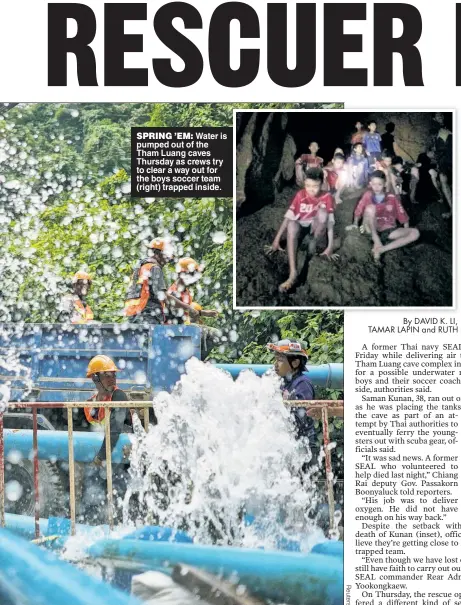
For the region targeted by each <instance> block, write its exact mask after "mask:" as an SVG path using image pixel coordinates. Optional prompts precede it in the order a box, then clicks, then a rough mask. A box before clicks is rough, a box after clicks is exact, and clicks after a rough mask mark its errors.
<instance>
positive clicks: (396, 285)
mask: <svg viewBox="0 0 461 605" xmlns="http://www.w3.org/2000/svg"><path fill="white" fill-rule="evenodd" d="M296 191H297V189H296V187H285V188H284V189H283V190H282V191H281V192H279V193H277V194H276V197H275V200H274V202H273V203H272V204H269V205H266V206H264V207H263V208H261V209H260V210H258V211H257V212H255V213H253V214H249V215H247V216H244V217H242V218H239V219H238V221H237V233H236V240H237V241H236V254H237V256H236V302H237V306H239V307H269V306H270V307H282V306H303V307H311V306H322V307H328V306H341V307H342V306H345V307H348V306H351V307H352V306H354V307H357V306H363V307H367V306H388V307H402V306H408V307H418V306H433V307H440V306H451V305H452V304H453V301H452V296H453V293H452V271H453V269H452V220H451V219H444V218H443V217H442V214H443V212H446V211H447V210H448V208H447V207H446V206H444V205H442V204H440V203H438V202H437V201H431V200H430V199H428V198H429V196H426V199H424V192H423V195H421V193H419V195H418V199H419V203H418V204H414V205H411V207H408V206H407V208H406V209H407V211H408V213H409V214H410V225H412V226H416V227H418V229H419V230H420V233H421V235H420V239H419V240H418V241H417V242H415V243H414V244H411V245H410V246H407V247H405V248H400V249H398V250H392V251H389V252H386V253H385V254H384V255H383V256H382V259H381V263H380V264H379V265H378V264H376V263H375V262H374V261H373V259H372V256H371V247H372V246H371V241H370V239H369V238H368V237H367V236H365V235H361V234H360V232H359V231H358V230H353V231H346V230H345V227H346V226H347V225H349V224H350V223H351V222H352V217H353V211H354V208H355V206H356V203H357V201H358V199H359V198H360V195H361V193H362V192H361V191H354V190H349V191H346V193H345V195H344V196H343V203H342V204H340V205H339V206H338V207H337V210H336V213H335V221H336V224H335V238H338V244H339V249H338V250H337V252H338V254H339V260H337V261H330V260H328V259H326V258H322V257H320V256H318V255H317V256H314V257H313V258H311V259H309V258H308V256H307V245H306V243H307V242H306V241H304V242H302V243H301V244H300V246H299V250H298V267H301V266H303V267H304V270H303V275H302V277H301V278H300V282H299V284H298V285H297V287H296V288H295V289H293V290H292V291H290V292H289V293H284V294H281V293H279V291H278V286H279V284H281V283H282V282H283V281H285V279H287V277H288V262H287V257H286V254H284V253H278V254H277V255H276V258H272V259H269V258H267V257H266V255H265V254H264V246H265V245H268V244H269V245H270V244H271V243H272V240H273V239H274V237H275V234H276V232H277V230H278V228H279V226H280V223H281V222H282V220H283V216H284V214H285V212H286V209H287V208H288V206H289V204H290V202H291V199H292V198H293V196H294V194H295V193H296ZM245 204H251V200H247V201H246V202H245ZM324 247H325V245H324V246H323V248H324ZM320 251H321V250H319V252H320Z"/></svg>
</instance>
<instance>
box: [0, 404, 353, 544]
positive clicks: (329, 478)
mask: <svg viewBox="0 0 461 605" xmlns="http://www.w3.org/2000/svg"><path fill="white" fill-rule="evenodd" d="M96 404H97V405H96ZM284 404H285V405H286V406H287V407H303V408H306V409H307V410H308V413H309V416H312V417H314V418H317V419H320V420H321V421H322V428H323V449H324V454H325V474H326V485H327V496H328V508H329V521H330V529H333V527H334V512H335V499H334V491H333V473H332V466H331V448H330V432H329V427H328V418H329V417H330V416H339V417H343V416H344V402H343V401H342V400H337V401H333V400H313V401H300V400H294V401H284ZM89 405H92V407H95V408H104V409H105V418H104V433H105V438H106V478H107V518H108V524H109V527H110V529H112V528H113V526H114V508H113V488H112V444H111V436H110V414H111V408H126V409H133V410H134V409H143V410H144V412H143V415H144V428H145V430H146V432H147V431H148V429H149V409H150V408H152V405H153V402H152V401H117V402H115V401H111V402H89V401H77V402H62V403H56V402H41V401H40V402H33V403H32V402H21V403H10V404H9V405H8V409H14V408H27V409H32V415H33V429H32V453H33V471H34V472H33V474H34V499H35V509H34V517H35V537H36V538H37V539H38V538H40V502H39V494H40V490H39V456H38V426H37V410H38V409H67V423H68V424H67V433H68V449H69V505H70V522H71V535H75V529H76V525H75V517H76V506H75V460H74V427H73V413H72V411H73V409H74V408H84V407H88V406H89ZM0 525H1V526H2V527H4V526H5V442H4V431H3V413H0Z"/></svg>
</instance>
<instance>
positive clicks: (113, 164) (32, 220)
mask: <svg viewBox="0 0 461 605" xmlns="http://www.w3.org/2000/svg"><path fill="white" fill-rule="evenodd" d="M316 106H318V107H325V104H306V103H289V104H284V103H233V104H231V103H228V104H223V103H155V104H148V103H144V104H130V103H117V104H97V103H78V104H66V103H51V104H26V105H18V106H16V107H14V108H13V109H11V110H10V111H9V112H8V114H7V117H8V123H9V127H8V128H4V129H3V130H2V126H1V124H2V123H1V122H0V130H2V132H1V136H4V137H5V138H6V139H7V140H8V142H9V143H10V144H12V145H17V146H18V148H19V147H22V148H23V149H26V151H27V159H22V160H21V159H20V158H17V159H15V160H14V161H10V162H8V164H7V165H6V166H3V167H2V170H3V171H4V176H5V178H6V179H13V178H16V179H18V180H20V181H21V183H23V184H24V185H27V186H28V187H30V190H31V192H30V195H29V196H28V195H23V196H22V200H23V203H24V206H25V212H26V213H27V208H28V207H29V203H30V202H29V199H30V198H31V196H32V195H33V194H35V193H36V194H37V195H38V194H40V195H42V194H43V189H44V188H47V198H46V202H45V204H44V205H43V204H42V206H41V210H40V212H39V213H35V212H31V216H30V217H26V218H25V217H24V216H22V217H21V218H19V217H18V220H17V221H16V219H15V218H13V220H12V221H11V222H10V224H9V226H8V229H7V230H6V229H5V231H3V232H2V226H1V225H0V244H1V245H2V247H3V250H7V251H8V254H9V256H10V259H13V260H14V261H15V262H17V263H19V264H21V262H23V258H22V255H23V253H24V249H25V248H27V249H28V250H29V253H28V254H29V256H28V259H29V260H28V264H27V267H28V268H29V270H28V271H25V272H24V274H22V275H21V278H20V279H19V278H18V277H17V275H16V277H14V278H13V277H12V278H11V279H12V281H13V282H14V283H15V286H14V287H15V288H16V292H15V295H16V296H17V299H18V302H19V303H20V306H21V307H23V308H24V319H26V321H34V322H45V321H55V320H56V317H57V299H58V298H59V296H60V295H62V294H63V293H65V292H66V291H67V290H68V288H69V285H70V278H71V276H72V275H73V273H74V272H75V271H77V270H79V269H86V270H88V271H90V272H91V273H93V275H94V281H93V288H92V291H91V295H90V299H89V302H90V304H91V305H92V307H93V310H94V312H95V316H96V317H97V318H98V319H99V320H101V321H107V322H110V321H121V315H120V312H121V309H122V308H123V303H124V297H125V294H126V290H127V285H128V282H129V279H130V276H131V271H132V268H133V266H134V264H135V263H136V261H137V260H138V259H139V258H140V257H142V256H143V255H144V254H145V248H144V243H145V242H146V241H148V240H149V239H151V238H152V237H154V236H157V235H162V234H169V235H171V236H173V237H174V239H175V243H176V248H177V256H182V255H190V256H193V257H194V258H197V259H198V260H199V261H200V262H203V263H204V264H205V265H206V271H205V277H204V279H203V280H202V281H201V282H200V283H199V284H198V286H197V287H196V292H195V296H196V298H197V299H198V300H199V301H200V303H201V304H202V305H203V306H204V307H205V308H207V307H208V308H218V309H219V310H220V312H221V316H220V317H219V318H218V319H217V320H207V323H208V324H209V325H211V326H214V327H217V328H220V329H221V330H223V332H224V340H223V342H222V343H221V344H220V346H219V347H217V348H215V350H214V351H212V353H211V355H210V358H212V359H216V360H220V361H242V362H246V363H254V362H258V363H270V359H271V356H270V355H269V353H268V351H267V350H266V348H265V345H266V343H267V342H269V341H270V340H273V339H274V338H276V337H297V338H301V339H303V340H305V341H306V342H308V346H309V351H310V356H311V360H312V363H325V362H328V361H341V360H342V314H340V313H338V312H327V313H322V312H318V311H315V312H310V313H296V312H290V313H284V312H270V311H264V312H260V313H241V312H237V311H233V310H232V294H233V293H232V265H233V263H232V217H233V209H232V200H230V199H228V198H227V199H215V198H201V199H196V198H195V199H178V200H174V199H160V198H158V199H153V198H148V199H144V198H131V197H130V194H129V179H130V169H131V167H130V161H129V160H130V149H131V145H130V128H131V126H143V125H151V126H223V125H226V126H228V125H232V123H233V110H234V108H240V109H254V108H261V109H272V108H303V107H310V108H312V107H316ZM329 106H331V104H330V105H329ZM30 158H34V161H35V162H36V164H34V166H33V168H34V170H27V166H28V163H27V162H28V161H29V159H30ZM24 225H26V228H24ZM15 229H16V230H15ZM216 232H223V233H224V234H225V235H226V236H227V239H226V240H225V241H224V242H223V243H222V239H220V240H219V243H215V242H214V241H213V234H214V233H216ZM11 265H12V266H13V265H14V262H12V263H11ZM173 269H174V267H170V270H169V272H168V271H167V273H168V279H169V280H171V281H173V279H174V277H175V276H174V271H173ZM7 275H9V274H8V273H7ZM11 275H15V274H14V271H13V270H11ZM50 282H53V283H55V288H54V290H53V289H51V288H50ZM31 301H35V303H36V304H30V305H29V307H28V306H27V305H28V304H29V303H30V302H31ZM228 333H232V334H234V335H235V334H236V335H237V337H236V338H235V337H233V338H227V336H226V335H227V334H228Z"/></svg>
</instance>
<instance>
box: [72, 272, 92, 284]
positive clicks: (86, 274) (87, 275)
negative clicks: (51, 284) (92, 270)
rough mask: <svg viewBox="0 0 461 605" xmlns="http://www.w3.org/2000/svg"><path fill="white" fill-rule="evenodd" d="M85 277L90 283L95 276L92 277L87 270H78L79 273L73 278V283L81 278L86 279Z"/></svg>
mask: <svg viewBox="0 0 461 605" xmlns="http://www.w3.org/2000/svg"><path fill="white" fill-rule="evenodd" d="M84 279H86V281H87V282H88V283H90V284H91V282H92V281H93V278H92V277H91V275H90V274H89V273H87V272H86V271H77V273H76V274H75V275H74V276H73V278H72V283H73V284H76V283H77V282H78V281H79V280H84Z"/></svg>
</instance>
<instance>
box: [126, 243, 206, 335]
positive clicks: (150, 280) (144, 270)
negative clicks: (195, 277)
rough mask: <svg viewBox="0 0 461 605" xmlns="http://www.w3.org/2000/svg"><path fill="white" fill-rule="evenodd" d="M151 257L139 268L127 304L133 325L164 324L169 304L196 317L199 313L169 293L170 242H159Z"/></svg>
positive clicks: (134, 274) (138, 265)
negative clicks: (164, 272) (166, 265)
mask: <svg viewBox="0 0 461 605" xmlns="http://www.w3.org/2000/svg"><path fill="white" fill-rule="evenodd" d="M148 248H149V255H148V256H147V257H146V258H144V259H143V260H141V261H139V262H138V264H137V265H136V267H135V269H134V271H133V275H132V278H131V285H130V288H129V290H128V294H127V299H126V302H125V310H124V315H125V317H127V318H128V319H129V321H132V322H142V323H144V322H146V323H150V324H163V323H165V321H166V313H165V308H166V302H167V300H168V301H170V302H171V303H172V304H173V305H174V306H175V307H180V308H181V309H182V310H183V312H184V311H187V312H188V313H189V314H190V315H191V316H192V317H197V315H198V314H197V312H196V311H195V310H194V309H192V307H190V306H189V304H188V303H186V302H183V301H182V300H180V299H179V298H176V297H174V296H173V295H172V294H171V293H169V292H167V287H166V284H165V276H164V275H163V267H164V265H165V264H166V263H167V262H168V260H169V258H171V252H170V251H169V249H168V248H169V245H168V242H167V241H166V240H165V239H162V238H156V239H154V240H152V241H151V242H150V244H149V245H148Z"/></svg>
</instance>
